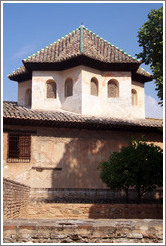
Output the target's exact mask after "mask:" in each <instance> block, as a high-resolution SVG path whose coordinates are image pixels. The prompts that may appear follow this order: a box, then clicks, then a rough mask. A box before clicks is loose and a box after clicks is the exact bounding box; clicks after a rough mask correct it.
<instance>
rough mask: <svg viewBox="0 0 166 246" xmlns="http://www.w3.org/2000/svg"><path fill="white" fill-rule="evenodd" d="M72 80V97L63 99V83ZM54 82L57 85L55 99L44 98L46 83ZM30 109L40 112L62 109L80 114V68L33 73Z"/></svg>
mask: <svg viewBox="0 0 166 246" xmlns="http://www.w3.org/2000/svg"><path fill="white" fill-rule="evenodd" d="M67 78H72V80H73V96H70V97H65V92H64V88H65V81H66V79H67ZM50 79H52V80H54V81H55V82H56V85H57V98H55V99H52V98H47V97H46V92H47V91H46V89H47V88H46V81H47V80H50ZM32 90H33V95H32V108H33V109H41V110H55V109H60V108H61V109H64V110H68V111H71V112H76V113H81V97H80V95H81V68H80V67H76V68H71V69H67V70H63V71H33V77H32Z"/></svg>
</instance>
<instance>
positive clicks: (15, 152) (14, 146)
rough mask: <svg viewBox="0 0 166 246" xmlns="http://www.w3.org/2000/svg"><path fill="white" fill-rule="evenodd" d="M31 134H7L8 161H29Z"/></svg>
mask: <svg viewBox="0 0 166 246" xmlns="http://www.w3.org/2000/svg"><path fill="white" fill-rule="evenodd" d="M30 159H31V135H30V134H24V133H9V134H8V156H7V161H8V162H30Z"/></svg>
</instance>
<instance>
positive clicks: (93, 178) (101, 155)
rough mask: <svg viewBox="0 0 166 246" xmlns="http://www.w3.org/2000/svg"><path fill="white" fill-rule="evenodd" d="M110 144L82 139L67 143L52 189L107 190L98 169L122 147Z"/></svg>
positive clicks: (55, 173)
mask: <svg viewBox="0 0 166 246" xmlns="http://www.w3.org/2000/svg"><path fill="white" fill-rule="evenodd" d="M61 141H63V139H62V140H61ZM109 142H110V143H108V142H107V143H105V141H104V140H99V139H96V140H95V139H87V138H81V139H79V140H78V139H74V140H71V141H70V142H69V143H66V144H65V148H64V153H63V156H62V158H61V159H60V161H59V162H58V166H57V168H58V169H57V170H56V169H55V170H54V171H53V174H52V188H73V189H76V188H77V189H80V188H88V189H97V188H98V189H100V188H106V186H105V185H104V184H103V183H102V181H101V179H100V177H99V176H100V170H97V167H98V165H99V163H100V162H101V161H105V160H108V158H109V156H110V153H111V151H115V150H118V149H119V147H120V146H118V145H117V143H113V142H112V143H111V141H109ZM110 146H111V147H110Z"/></svg>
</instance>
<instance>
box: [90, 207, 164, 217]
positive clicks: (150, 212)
mask: <svg viewBox="0 0 166 246" xmlns="http://www.w3.org/2000/svg"><path fill="white" fill-rule="evenodd" d="M89 218H91V219H163V205H162V204H94V205H92V206H91V207H90V210H89Z"/></svg>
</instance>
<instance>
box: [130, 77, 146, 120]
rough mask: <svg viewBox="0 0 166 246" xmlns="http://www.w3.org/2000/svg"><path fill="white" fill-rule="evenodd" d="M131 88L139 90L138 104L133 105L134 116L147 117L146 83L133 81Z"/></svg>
mask: <svg viewBox="0 0 166 246" xmlns="http://www.w3.org/2000/svg"><path fill="white" fill-rule="evenodd" d="M131 89H135V90H136V91H137V105H134V106H132V115H133V118H145V92H144V84H143V83H139V82H136V81H132V85H131Z"/></svg>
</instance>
